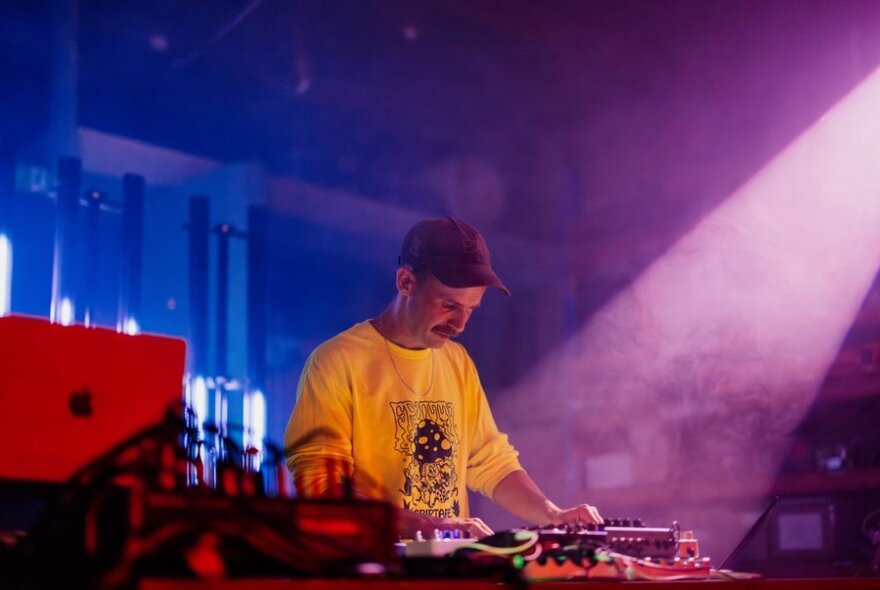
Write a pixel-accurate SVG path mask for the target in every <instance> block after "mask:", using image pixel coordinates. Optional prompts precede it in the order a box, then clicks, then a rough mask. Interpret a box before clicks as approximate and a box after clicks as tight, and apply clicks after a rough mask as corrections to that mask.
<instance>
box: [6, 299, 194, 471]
mask: <svg viewBox="0 0 880 590" xmlns="http://www.w3.org/2000/svg"><path fill="white" fill-rule="evenodd" d="M185 360H186V343H185V342H184V341H183V340H181V339H179V338H171V337H166V336H156V335H146V334H144V335H135V336H132V335H128V334H121V333H119V332H116V331H115V330H110V329H106V328H92V327H85V326H62V325H59V324H53V323H51V322H49V321H48V320H45V319H42V318H33V317H24V316H7V317H0V479H7V480H24V481H36V482H63V481H66V480H67V479H69V478H70V477H71V475H73V474H74V473H75V472H76V471H77V470H78V469H79V468H81V467H82V466H84V465H85V464H87V463H89V462H90V461H92V460H94V459H96V458H98V457H100V456H101V455H102V454H104V453H106V452H107V451H109V450H110V449H112V448H113V447H115V446H116V445H118V444H119V443H121V442H123V441H125V440H126V439H128V438H129V437H130V436H132V435H133V434H135V433H137V432H138V431H140V430H142V429H144V428H146V427H148V426H151V425H153V424H156V423H158V422H160V421H161V420H162V419H163V417H164V416H165V414H166V412H167V411H168V410H169V408H171V407H174V406H180V404H181V403H182V399H183V394H182V388H183V373H184V365H185Z"/></svg>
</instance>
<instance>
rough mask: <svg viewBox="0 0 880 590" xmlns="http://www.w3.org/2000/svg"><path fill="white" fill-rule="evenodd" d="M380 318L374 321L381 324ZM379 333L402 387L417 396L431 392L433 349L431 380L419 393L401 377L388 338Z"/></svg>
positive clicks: (432, 352)
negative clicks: (426, 387)
mask: <svg viewBox="0 0 880 590" xmlns="http://www.w3.org/2000/svg"><path fill="white" fill-rule="evenodd" d="M382 320H383V318H382V316H381V315H380V316H379V318H378V320H377V322H376V323H377V324H379V325H381V324H382V323H383V322H382ZM379 335H380V336H381V337H382V342H384V343H385V351H386V352H387V353H388V360H390V361H391V366H392V367H394V372H395V373H397V378H398V379H400V382H401V383H403V385H404V387H406V388H407V389H409V390H410V391H411V392H412V393H413V395H415V396H417V397H424V396H426V395H428V394H429V393H431V389H433V388H434V349H433V348H432V349H431V382H430V383H429V384H428V389H426V390H425V392H424V393H419V392H418V391H416V390H415V389H413V388H412V386H410V384H409V383H407V382H406V379H404V378H403V373H401V372H400V369H399V368H398V367H397V363H395V362H394V355H393V354H391V347H390V346H388V339H387V338H385V334H383V333H382V332H379Z"/></svg>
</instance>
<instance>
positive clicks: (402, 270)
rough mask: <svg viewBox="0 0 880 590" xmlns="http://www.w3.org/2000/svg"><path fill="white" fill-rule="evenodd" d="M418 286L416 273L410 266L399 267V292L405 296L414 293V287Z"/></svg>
mask: <svg viewBox="0 0 880 590" xmlns="http://www.w3.org/2000/svg"><path fill="white" fill-rule="evenodd" d="M415 287H416V275H415V273H414V272H413V271H412V269H411V268H409V267H408V266H401V267H399V268H398V269H397V292H398V293H400V294H401V295H403V296H404V297H409V296H410V295H412V292H413V289H415Z"/></svg>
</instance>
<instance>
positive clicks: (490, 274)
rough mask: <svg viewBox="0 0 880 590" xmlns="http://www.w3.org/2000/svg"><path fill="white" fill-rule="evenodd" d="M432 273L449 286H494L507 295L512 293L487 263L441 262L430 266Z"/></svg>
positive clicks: (458, 287) (460, 287) (457, 287)
mask: <svg viewBox="0 0 880 590" xmlns="http://www.w3.org/2000/svg"><path fill="white" fill-rule="evenodd" d="M429 270H430V271H431V273H432V274H433V275H434V276H435V277H436V278H437V280H438V281H440V282H441V283H443V284H444V285H446V286H447V287H453V288H455V289H464V288H467V287H494V288H496V289H498V290H499V291H501V292H503V293H504V294H505V295H510V289H508V288H507V285H505V284H504V282H503V281H502V280H501V279H500V278H498V275H497V274H495V271H493V270H492V268H491V267H489V266H486V265H485V264H456V265H445V264H440V265H436V266H434V267H429Z"/></svg>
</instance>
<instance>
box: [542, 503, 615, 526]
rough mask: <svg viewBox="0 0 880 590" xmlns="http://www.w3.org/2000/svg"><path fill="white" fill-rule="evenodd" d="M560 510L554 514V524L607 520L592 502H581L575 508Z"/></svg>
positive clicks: (598, 522)
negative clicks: (603, 518)
mask: <svg viewBox="0 0 880 590" xmlns="http://www.w3.org/2000/svg"><path fill="white" fill-rule="evenodd" d="M558 510H559V511H558V512H556V513H555V514H553V515H552V523H553V524H576V525H587V524H602V523H603V522H605V521H604V520H602V517H601V516H600V515H599V511H598V510H597V509H596V507H595V506H591V505H590V504H579V505H577V506H575V507H574V508H568V509H566V510H562V509H558Z"/></svg>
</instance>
